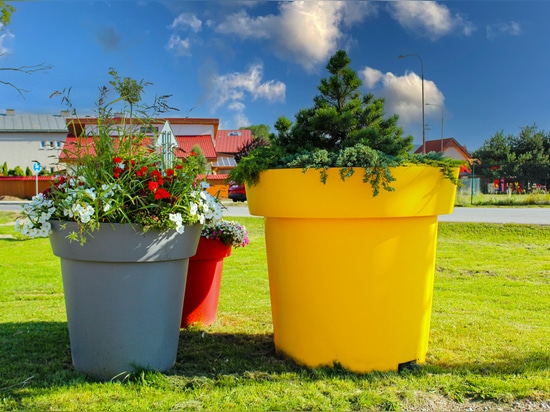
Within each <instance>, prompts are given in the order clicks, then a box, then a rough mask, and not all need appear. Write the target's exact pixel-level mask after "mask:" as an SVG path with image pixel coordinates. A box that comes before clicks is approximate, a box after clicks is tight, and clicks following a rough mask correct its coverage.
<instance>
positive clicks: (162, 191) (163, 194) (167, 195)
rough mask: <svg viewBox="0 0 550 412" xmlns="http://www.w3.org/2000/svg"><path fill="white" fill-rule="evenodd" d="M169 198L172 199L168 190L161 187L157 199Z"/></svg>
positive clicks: (157, 192)
mask: <svg viewBox="0 0 550 412" xmlns="http://www.w3.org/2000/svg"><path fill="white" fill-rule="evenodd" d="M168 198H170V192H168V190H166V189H163V188H162V187H161V188H159V189H157V190H156V191H155V199H157V200H160V199H168Z"/></svg>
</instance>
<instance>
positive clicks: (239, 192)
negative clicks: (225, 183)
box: [229, 182, 246, 202]
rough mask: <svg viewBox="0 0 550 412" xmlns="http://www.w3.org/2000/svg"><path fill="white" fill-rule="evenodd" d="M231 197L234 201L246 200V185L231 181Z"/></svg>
mask: <svg viewBox="0 0 550 412" xmlns="http://www.w3.org/2000/svg"><path fill="white" fill-rule="evenodd" d="M229 199H231V200H233V201H234V202H245V201H246V190H245V188H244V185H238V184H235V182H231V184H230V185H229Z"/></svg>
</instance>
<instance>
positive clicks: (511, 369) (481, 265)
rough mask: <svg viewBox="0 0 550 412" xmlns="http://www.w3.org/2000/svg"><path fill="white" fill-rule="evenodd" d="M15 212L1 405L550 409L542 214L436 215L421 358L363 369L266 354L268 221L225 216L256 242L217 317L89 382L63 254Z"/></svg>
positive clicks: (3, 310) (547, 243) (236, 259)
mask: <svg viewBox="0 0 550 412" xmlns="http://www.w3.org/2000/svg"><path fill="white" fill-rule="evenodd" d="M13 217H14V214H7V213H1V212H0V279H1V281H0V409H5V410H10V409H54V410H107V409H108V410H134V409H140V410H147V409H154V410H165V409H189V410H198V409H203V410H228V409H233V410H244V409H247V410H327V409H336V410H361V409H367V410H369V409H382V410H399V409H404V410H421V409H422V410H466V409H468V408H469V410H476V409H482V408H490V409H496V408H497V407H498V408H503V409H512V408H515V409H521V410H526V409H537V410H540V409H543V408H550V351H549V345H550V259H549V258H548V257H549V254H550V226H527V225H525V226H523V225H496V224H466V223H441V224H440V231H439V232H440V233H439V240H438V254H437V263H436V266H437V270H436V283H435V294H434V307H433V317H432V328H431V335H430V346H429V352H428V359H427V363H426V364H425V365H422V366H421V367H419V368H417V369H415V370H410V371H406V372H402V373H393V372H391V373H379V372H374V373H368V374H364V375H358V374H353V373H349V372H347V371H345V370H342V369H340V368H334V369H329V368H320V369H310V368H306V367H302V366H299V365H296V364H294V363H293V362H292V361H289V360H285V359H283V358H280V357H278V356H277V355H276V354H275V351H274V348H273V342H272V325H271V313H270V303H269V288H268V280H267V267H266V258H265V243H264V239H263V220H262V219H258V218H244V217H243V218H234V220H238V221H240V222H242V223H243V224H245V225H246V226H247V228H248V229H249V232H250V235H251V244H250V245H249V246H248V247H246V248H244V249H236V250H234V251H233V253H232V255H231V257H229V258H227V259H226V260H225V265H224V275H223V281H222V290H221V296H220V305H219V313H218V320H217V322H216V323H215V324H214V325H213V326H212V327H210V328H205V329H201V328H193V329H190V330H182V332H181V336H180V346H179V351H178V357H177V363H176V365H175V367H174V368H172V369H171V370H169V371H168V372H167V373H164V374H161V373H153V372H144V373H140V374H138V375H137V376H135V377H133V379H131V380H127V381H124V382H94V381H93V380H91V379H89V378H87V377H86V376H84V375H82V374H80V373H78V372H76V371H75V370H74V369H73V368H72V366H71V355H70V347H69V338H68V332H67V324H66V315H65V307H64V301H63V290H62V284H61V276H60V268H59V260H58V258H57V257H55V256H53V254H52V253H51V248H50V245H49V241H48V240H47V239H32V240H31V239H22V238H20V237H18V235H17V234H15V232H14V230H13V226H12V225H1V224H2V223H9V222H11V221H12V220H13ZM12 236H13V237H12ZM98 304H101V303H100V302H98ZM334 327H338V325H334Z"/></svg>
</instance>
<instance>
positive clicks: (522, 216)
mask: <svg viewBox="0 0 550 412" xmlns="http://www.w3.org/2000/svg"><path fill="white" fill-rule="evenodd" d="M225 215H226V216H250V214H249V213H248V208H247V207H246V206H245V205H239V206H233V205H228V206H227V210H226V212H225ZM439 221H440V222H485V223H520V224H535V225H550V208H548V207H539V208H527V207H526V208H516V207H492V208H481V207H455V208H454V211H453V213H452V214H450V215H440V216H439Z"/></svg>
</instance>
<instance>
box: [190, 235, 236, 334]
mask: <svg viewBox="0 0 550 412" xmlns="http://www.w3.org/2000/svg"><path fill="white" fill-rule="evenodd" d="M229 255H231V245H229V246H227V245H225V244H223V243H222V242H221V241H219V240H213V239H206V238H204V237H201V238H200V240H199V247H198V248H197V253H196V254H195V255H194V256H192V257H191V258H190V259H189V269H188V271H187V285H186V287H185V299H184V301H183V311H182V317H181V327H182V328H187V327H189V326H190V325H193V324H194V325H201V326H210V325H212V324H213V323H214V322H215V321H216V318H217V313H218V301H219V298H220V285H221V281H222V270H223V260H224V259H225V258H226V257H228V256H229Z"/></svg>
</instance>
